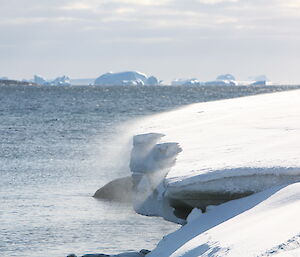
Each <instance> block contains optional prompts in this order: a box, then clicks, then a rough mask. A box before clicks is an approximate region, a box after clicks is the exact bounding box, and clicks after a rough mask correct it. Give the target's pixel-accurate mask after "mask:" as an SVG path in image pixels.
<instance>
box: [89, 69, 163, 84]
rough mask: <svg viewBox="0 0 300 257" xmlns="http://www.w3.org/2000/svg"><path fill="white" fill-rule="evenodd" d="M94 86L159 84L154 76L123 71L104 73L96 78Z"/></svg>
mask: <svg viewBox="0 0 300 257" xmlns="http://www.w3.org/2000/svg"><path fill="white" fill-rule="evenodd" d="M94 84H95V85H106V86H112V85H119V86H144V85H151V86H152V85H153V86H154V85H159V84H160V82H159V81H158V79H157V78H156V77H154V76H150V77H148V76H147V75H145V74H143V73H140V72H137V71H125V72H118V73H112V72H109V73H105V74H103V75H101V76H100V77H98V78H97V79H96V80H95V82H94Z"/></svg>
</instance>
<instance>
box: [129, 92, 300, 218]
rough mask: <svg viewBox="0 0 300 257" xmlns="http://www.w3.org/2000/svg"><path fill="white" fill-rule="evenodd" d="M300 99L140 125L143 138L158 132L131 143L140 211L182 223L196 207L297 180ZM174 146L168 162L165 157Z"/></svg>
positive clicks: (253, 101)
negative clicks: (169, 148) (132, 145)
mask: <svg viewBox="0 0 300 257" xmlns="http://www.w3.org/2000/svg"><path fill="white" fill-rule="evenodd" d="M299 99H300V90H295V91H289V92H281V93H273V94H268V95H259V96H250V97H243V98H237V99H230V100H222V101H216V102H208V103H199V104H194V105H190V106H187V107H184V108H181V109H178V110H175V111H171V112H166V113H163V114H159V115H155V116H151V117H149V118H147V119H145V120H143V121H142V122H141V123H140V124H139V132H159V134H155V133H150V134H148V135H140V136H137V137H135V139H134V149H133V154H132V162H131V170H132V171H133V173H134V174H133V177H134V178H137V177H138V179H135V181H136V182H135V183H136V185H135V188H137V189H138V190H137V191H136V192H135V193H136V195H137V198H139V199H138V200H137V201H136V202H135V207H136V211H137V212H138V213H141V214H144V215H159V216H162V217H165V218H166V219H168V220H172V221H175V222H179V223H182V219H186V216H187V215H188V213H189V212H190V211H191V210H192V209H193V208H195V207H196V208H200V209H202V210H205V208H206V207H207V206H209V205H218V204H221V203H223V202H226V201H229V200H233V199H237V198H241V197H245V196H247V195H250V194H253V193H256V192H260V191H263V190H265V189H267V188H270V187H274V186H278V185H283V184H290V183H294V182H298V181H300V158H299V149H300V133H299V131H300V119H299V117H300V102H299ZM163 135H164V136H163ZM143 140H144V141H143ZM139 141H142V142H143V143H142V144H141V143H140V142H139ZM145 142H146V143H145ZM168 142H178V143H179V145H178V144H176V143H171V144H170V145H168V144H167V143H168ZM143 144H144V145H143ZM137 145H139V147H137ZM142 145H143V146H142ZM171 145H172V147H175V146H176V147H175V148H173V150H172V151H170V152H172V154H171V158H170V159H168V158H169V157H168V156H167V155H165V156H164V155H163V154H161V151H162V149H163V148H168V147H171ZM179 149H180V150H179ZM164 158H167V159H168V161H166V160H164ZM164 161H166V162H167V163H168V164H167V165H166V166H164V167H163V166H162V163H164ZM175 162H176V164H175ZM143 165H144V166H143ZM135 166H138V167H139V168H136V167H135ZM139 183H141V184H140V185H139ZM142 195H143V196H142ZM145 195H146V196H145ZM141 196H142V197H141ZM158 202H159V203H160V204H157V203H158ZM162 202H163V204H162ZM137 203H138V204H137ZM172 215H173V216H172ZM174 215H175V216H176V217H177V218H179V220H178V219H177V220H176V217H175V218H174Z"/></svg>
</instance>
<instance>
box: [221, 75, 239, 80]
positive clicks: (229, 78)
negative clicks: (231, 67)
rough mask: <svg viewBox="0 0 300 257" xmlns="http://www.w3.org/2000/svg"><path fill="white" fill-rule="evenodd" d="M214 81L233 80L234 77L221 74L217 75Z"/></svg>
mask: <svg viewBox="0 0 300 257" xmlns="http://www.w3.org/2000/svg"><path fill="white" fill-rule="evenodd" d="M216 80H235V77H234V76H233V75H231V74H222V75H219V76H218V77H217V78H216Z"/></svg>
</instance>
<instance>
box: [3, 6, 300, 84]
mask: <svg viewBox="0 0 300 257" xmlns="http://www.w3.org/2000/svg"><path fill="white" fill-rule="evenodd" d="M0 37H1V40H0V77H2V76H7V77H9V78H12V79H13V78H14V79H23V78H26V79H29V78H32V77H33V75H34V74H39V75H41V76H43V77H45V78H54V77H56V76H60V75H68V76H70V77H71V78H96V77H98V76H99V75H101V74H103V73H106V72H109V71H112V72H118V71H127V70H138V71H141V72H144V73H146V74H148V75H154V76H157V77H158V78H159V79H162V80H164V81H165V82H168V81H171V80H173V79H176V78H198V79H199V80H201V81H206V80H212V79H214V78H215V77H216V76H217V75H219V74H224V73H231V74H233V75H235V77H236V78H237V79H240V80H244V79H247V78H248V77H249V76H255V75H260V74H265V75H266V76H267V77H268V78H269V79H270V80H271V81H274V82H277V83H299V84H300V0H84V1H77V0H0Z"/></svg>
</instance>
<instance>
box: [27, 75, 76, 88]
mask: <svg viewBox="0 0 300 257" xmlns="http://www.w3.org/2000/svg"><path fill="white" fill-rule="evenodd" d="M33 82H34V83H36V84H38V85H43V86H70V85H71V82H70V78H69V77H67V76H61V77H57V78H56V79H54V80H46V79H44V78H43V77H41V76H38V75H34V78H33Z"/></svg>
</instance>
